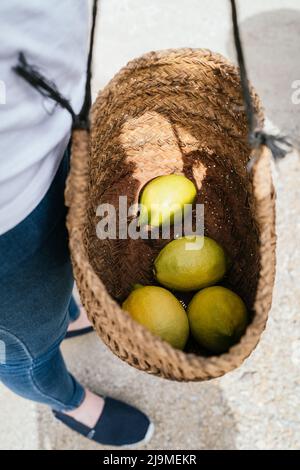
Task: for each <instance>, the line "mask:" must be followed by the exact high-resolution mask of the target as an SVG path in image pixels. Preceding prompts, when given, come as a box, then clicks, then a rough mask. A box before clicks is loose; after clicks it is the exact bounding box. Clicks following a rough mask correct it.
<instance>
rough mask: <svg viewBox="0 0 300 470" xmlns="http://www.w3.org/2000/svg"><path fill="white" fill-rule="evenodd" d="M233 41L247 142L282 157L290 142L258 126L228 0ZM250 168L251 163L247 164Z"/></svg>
mask: <svg viewBox="0 0 300 470" xmlns="http://www.w3.org/2000/svg"><path fill="white" fill-rule="evenodd" d="M230 3H231V14H232V25H233V35H234V43H235V49H236V55H237V61H238V65H239V71H240V78H241V88H242V94H243V99H244V105H245V113H246V116H247V121H248V127H249V143H250V146H251V147H252V148H258V147H259V146H261V145H266V146H267V147H268V148H269V149H270V150H271V152H272V154H273V157H274V159H275V160H277V159H279V158H283V157H285V156H286V154H287V153H288V152H289V151H290V150H291V148H292V144H291V143H290V142H289V141H288V139H287V137H286V136H282V135H272V134H267V133H266V132H265V131H264V130H263V129H261V128H259V127H258V123H257V117H256V113H255V109H254V106H253V102H252V98H251V92H250V87H249V80H248V74H247V69H246V64H245V59H244V53H243V47H242V41H241V37H240V30H239V25H238V16H237V8H236V2H235V0H230ZM249 166H250V168H251V164H250V165H249Z"/></svg>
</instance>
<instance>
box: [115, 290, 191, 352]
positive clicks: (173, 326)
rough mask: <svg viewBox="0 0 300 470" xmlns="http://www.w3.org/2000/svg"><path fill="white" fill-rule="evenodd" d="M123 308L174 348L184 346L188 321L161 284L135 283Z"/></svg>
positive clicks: (187, 332)
mask: <svg viewBox="0 0 300 470" xmlns="http://www.w3.org/2000/svg"><path fill="white" fill-rule="evenodd" d="M122 307H123V309H124V310H126V311H127V312H128V313H129V314H130V315H131V317H132V318H133V319H134V320H135V321H137V322H138V323H141V324H142V325H143V326H145V327H146V328H148V330H150V331H151V332H152V333H153V334H155V335H157V336H159V337H160V338H161V339H163V340H164V341H167V342H168V343H170V344H171V345H172V346H173V347H174V348H177V349H181V350H182V349H183V348H184V346H185V344H186V341H187V338H188V335H189V322H188V318H187V314H186V312H185V310H184V308H183V307H182V305H181V303H180V302H179V300H177V299H176V297H175V296H174V295H173V294H171V292H169V291H167V290H166V289H163V288H162V287H157V286H140V285H137V286H136V288H135V289H134V290H133V291H132V292H131V293H130V295H129V296H128V297H127V299H126V300H125V301H124V302H123V305H122Z"/></svg>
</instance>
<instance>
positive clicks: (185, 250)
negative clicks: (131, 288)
mask: <svg viewBox="0 0 300 470" xmlns="http://www.w3.org/2000/svg"><path fill="white" fill-rule="evenodd" d="M227 263H228V261H227V257H226V254H225V252H224V250H223V248H222V247H221V246H220V245H219V244H218V243H217V242H215V241H214V240H212V239H211V238H208V237H203V236H193V237H181V238H177V239H175V240H173V241H171V242H170V243H168V244H167V245H166V246H165V247H164V248H163V249H162V250H161V252H160V253H159V255H158V256H157V258H156V259H155V261H154V275H155V277H156V279H157V281H158V282H159V283H160V284H162V285H163V286H165V287H168V288H169V289H175V290H179V291H190V290H198V289H202V288H203V287H207V286H211V285H213V284H216V283H217V282H218V281H219V280H220V279H222V277H223V276H224V274H225V272H226V268H227Z"/></svg>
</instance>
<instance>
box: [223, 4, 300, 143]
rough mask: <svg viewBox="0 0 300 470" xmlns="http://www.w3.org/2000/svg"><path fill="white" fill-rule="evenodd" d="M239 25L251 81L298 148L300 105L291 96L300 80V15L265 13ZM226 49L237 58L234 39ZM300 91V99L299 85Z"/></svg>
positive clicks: (287, 11)
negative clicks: (297, 81) (296, 82)
mask: <svg viewBox="0 0 300 470" xmlns="http://www.w3.org/2000/svg"><path fill="white" fill-rule="evenodd" d="M240 26H241V35H242V39H243V45H244V52H245V56H246V60H247V67H248V73H249V78H250V79H251V81H252V83H253V85H254V86H255V88H256V90H257V91H258V93H259V95H260V97H261V98H262V101H263V105H264V107H265V110H266V115H267V116H268V118H269V119H271V121H272V122H273V123H274V124H275V125H276V126H277V127H278V128H279V129H280V130H281V132H283V133H286V134H288V135H290V136H291V137H292V139H293V141H294V142H295V143H296V146H297V147H298V148H299V147H300V103H299V104H293V102H292V96H293V93H295V91H296V90H295V88H293V83H295V81H296V80H300V60H299V50H300V12H299V10H298V11H297V10H290V9H280V10H275V11H268V12H263V13H259V14H257V15H254V16H251V17H248V18H247V19H246V20H244V21H242V22H241V24H240ZM227 50H228V55H229V56H230V58H231V59H235V51H234V49H233V44H232V38H230V40H228V43H227ZM294 86H295V85H294ZM298 90H299V91H298V93H297V96H298V100H299V96H300V86H299V84H298Z"/></svg>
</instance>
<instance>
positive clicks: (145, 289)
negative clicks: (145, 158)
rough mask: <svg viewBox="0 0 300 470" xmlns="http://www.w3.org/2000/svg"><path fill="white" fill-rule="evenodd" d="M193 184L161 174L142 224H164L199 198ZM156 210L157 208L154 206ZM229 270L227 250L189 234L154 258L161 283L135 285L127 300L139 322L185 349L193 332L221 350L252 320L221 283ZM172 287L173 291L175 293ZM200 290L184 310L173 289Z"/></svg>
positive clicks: (146, 195) (144, 198) (144, 201)
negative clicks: (219, 284)
mask: <svg viewBox="0 0 300 470" xmlns="http://www.w3.org/2000/svg"><path fill="white" fill-rule="evenodd" d="M196 193H197V191H196V188H195V186H194V184H193V183H192V182H191V181H190V180H189V179H187V178H186V177H185V176H181V175H167V176H160V177H158V178H155V179H154V180H152V181H151V182H149V183H148V184H147V185H146V186H145V188H144V190H143V192H142V195H141V198H140V202H141V205H142V211H141V214H140V221H141V223H147V224H149V225H152V226H161V225H162V224H163V223H164V221H165V220H170V219H171V220H172V218H174V217H175V216H176V215H177V213H178V210H181V209H183V207H184V204H191V203H193V201H194V199H195V197H196ZM153 208H155V209H154V210H153ZM227 268H228V257H227V256H226V253H225V252H224V250H223V248H222V247H221V246H220V245H219V244H218V243H217V242H216V241H214V240H212V239H211V238H209V237H205V236H185V237H181V238H177V239H174V240H173V241H171V242H169V243H168V244H167V245H166V246H165V247H164V248H163V249H162V250H161V252H160V253H159V255H158V256H157V258H156V259H155V261H154V269H153V272H154V276H155V279H156V281H157V282H158V283H159V284H161V285H162V286H164V287H160V286H152V285H151V286H142V285H139V284H137V285H135V286H134V288H133V291H132V292H131V293H130V295H129V296H128V298H127V299H126V300H125V301H124V303H123V308H124V310H126V311H127V312H128V313H129V314H130V315H131V316H132V318H134V320H136V321H137V322H139V323H141V324H142V325H144V326H145V327H146V328H148V329H149V330H150V331H151V332H152V333H153V334H155V335H157V336H159V337H160V338H162V339H163V340H165V341H167V342H168V343H170V344H171V345H172V346H173V347H174V348H177V349H181V350H183V349H184V347H185V345H186V343H187V340H188V338H189V335H190V333H191V335H192V336H193V337H194V339H195V340H196V341H197V342H198V343H199V345H200V346H201V347H202V348H205V349H206V350H208V351H210V352H212V353H217V354H218V353H222V352H224V351H227V350H228V349H229V348H230V346H232V345H233V344H234V343H236V342H237V341H238V340H239V339H240V337H241V336H242V335H243V333H244V332H245V329H246V327H247V323H248V315H247V309H246V306H245V304H244V302H243V300H242V299H241V298H240V297H239V296H238V295H237V294H236V293H234V292H232V291H231V290H229V289H227V288H225V287H222V286H216V285H215V284H217V283H218V282H219V281H221V279H222V278H223V277H224V275H225V274H226V271H227ZM170 290H171V291H172V292H170ZM191 291H193V292H195V291H197V292H196V293H195V294H194V296H193V298H192V300H191V301H190V303H189V304H188V306H187V309H186V310H185V308H184V306H183V304H182V303H181V302H180V301H179V300H178V298H177V297H176V296H175V294H174V292H191Z"/></svg>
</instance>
